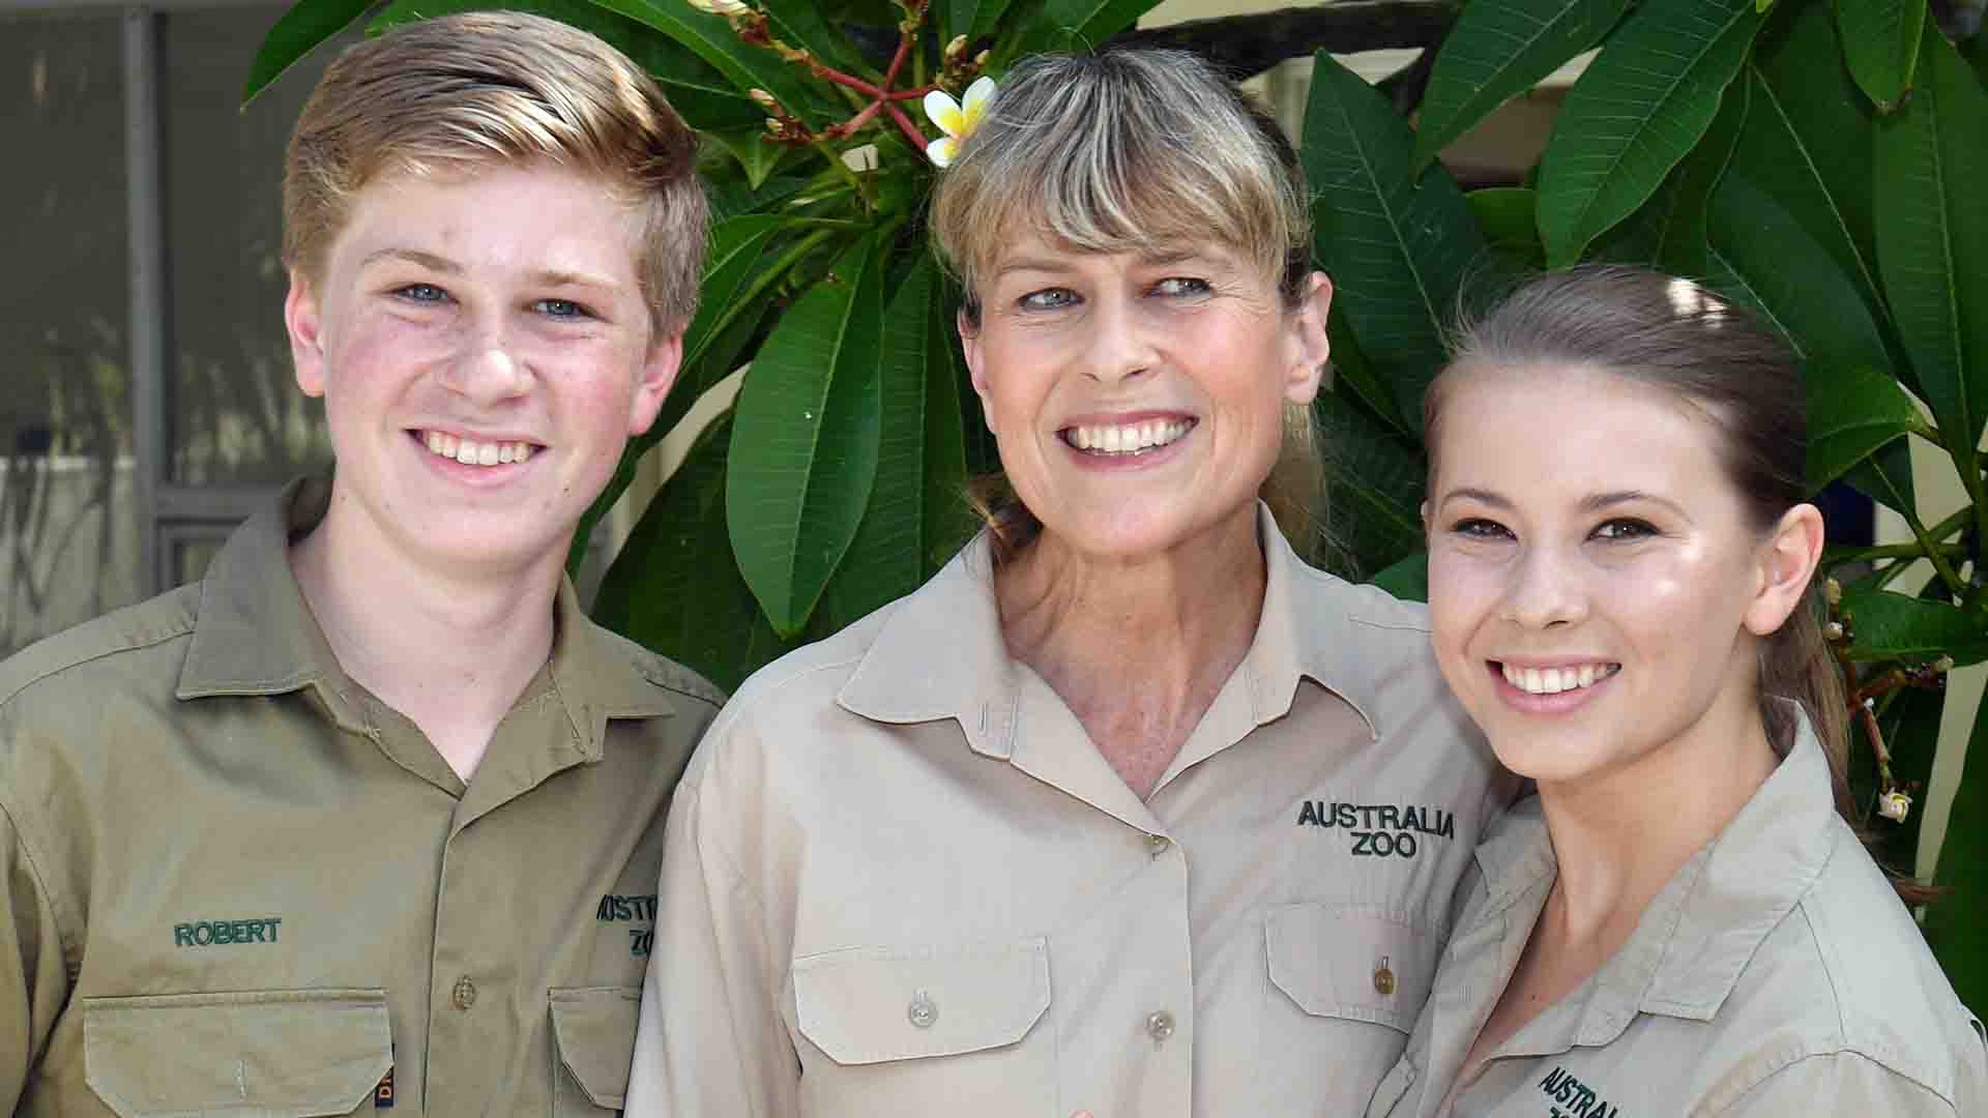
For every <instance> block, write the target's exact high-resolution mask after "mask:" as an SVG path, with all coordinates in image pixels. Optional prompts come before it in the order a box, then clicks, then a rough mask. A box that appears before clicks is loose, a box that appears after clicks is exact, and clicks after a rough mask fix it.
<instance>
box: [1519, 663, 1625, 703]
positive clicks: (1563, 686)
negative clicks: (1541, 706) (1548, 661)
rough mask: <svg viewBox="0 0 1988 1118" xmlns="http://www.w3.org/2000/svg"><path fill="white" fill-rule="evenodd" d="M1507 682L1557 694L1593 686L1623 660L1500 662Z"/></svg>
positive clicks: (1531, 690) (1534, 692) (1538, 692)
mask: <svg viewBox="0 0 1988 1118" xmlns="http://www.w3.org/2000/svg"><path fill="white" fill-rule="evenodd" d="M1499 669H1500V671H1502V672H1503V673H1504V676H1505V682H1507V683H1509V684H1511V685H1512V686H1514V687H1516V688H1518V689H1519V690H1521V691H1524V692H1526V693H1528V694H1532V695H1558V694H1559V693H1561V692H1562V691H1575V690H1578V689H1580V688H1583V687H1593V686H1594V685H1595V683H1596V682H1597V681H1599V680H1604V679H1607V678H1608V677H1609V676H1612V675H1614V674H1615V673H1616V672H1619V671H1621V670H1622V665H1620V664H1582V665H1581V666H1579V667H1566V668H1519V667H1514V666H1512V665H1511V664H1500V665H1499Z"/></svg>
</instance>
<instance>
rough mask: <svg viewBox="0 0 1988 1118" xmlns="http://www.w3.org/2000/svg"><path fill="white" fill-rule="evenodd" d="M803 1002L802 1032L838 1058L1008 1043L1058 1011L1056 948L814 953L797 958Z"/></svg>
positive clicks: (1022, 945) (1035, 944)
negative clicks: (1053, 969)
mask: <svg viewBox="0 0 1988 1118" xmlns="http://www.w3.org/2000/svg"><path fill="white" fill-rule="evenodd" d="M794 1005H795V1012H796V1014H797V1015H798V1017H799V1025H800V1029H801V1032H802V1034H803V1035H805V1036H806V1037H807V1038H808V1040H810V1041H811V1042H813V1043H814V1045H815V1047H817V1048H819V1049H821V1050H822V1051H823V1052H824V1053H826V1054H827V1056H828V1058H829V1059H831V1060H834V1061H835V1062H836V1063H838V1064H844V1065H849V1064H875V1063H882V1062H884V1061H886V1060H910V1059H916V1058H918V1057H921V1056H953V1055H959V1054H961V1053H964V1052H979V1051H982V1050H983V1049H988V1048H1000V1047H1002V1046H1004V1045H1009V1044H1013V1043H1015V1042H1016V1041H1018V1040H1020V1039H1022V1037H1024V1036H1026V1035H1028V1031H1029V1030H1030V1029H1032V1028H1034V1027H1035V1023H1036V1022H1037V1021H1039V1020H1041V1019H1042V1015H1043V1013H1044V1012H1046V1011H1047V1010H1048V1009H1049V945H1048V943H1047V942H1046V941H1044V940H1042V939H1040V938H1037V939H1028V940H1022V941H1019V942H1013V943H1000V944H976V945H968V946H963V947H942V948H939V947H935V948H924V949H901V948H858V949H855V950H850V951H832V952H828V953H826V954H821V955H810V956H808V957H806V958H802V959H796V960H794Z"/></svg>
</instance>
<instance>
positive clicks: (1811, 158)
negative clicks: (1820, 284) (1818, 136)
mask: <svg viewBox="0 0 1988 1118" xmlns="http://www.w3.org/2000/svg"><path fill="white" fill-rule="evenodd" d="M1808 45H1809V44H1808V43H1807V41H1806V40H1801V39H1798V40H1796V41H1795V42H1794V43H1793V44H1792V45H1790V46H1789V47H1787V48H1785V49H1788V50H1795V49H1797V48H1799V47H1805V46H1808ZM1827 45H1828V43H1827V41H1826V39H1825V41H1823V42H1822V43H1819V44H1815V46H1816V47H1817V48H1818V49H1820V48H1821V47H1825V46H1827ZM1806 65H1807V66H1808V67H1811V68H1814V69H1819V70H1836V69H1840V68H1841V63H1840V62H1839V61H1838V59H1837V57H1836V56H1835V55H1834V53H1830V54H1826V55H1823V56H1822V57H1810V58H1808V59H1807V60H1806ZM1823 76H1824V77H1827V73H1825V74H1824V75H1823ZM1817 84H1820V83H1816V82H1814V81H1813V80H1812V79H1811V80H1810V85H1811V86H1814V85H1817ZM1832 84H1835V85H1837V86H1838V87H1839V88H1838V89H1837V90H1831V89H1827V88H1824V89H1815V88H1795V89H1792V90H1784V89H1781V88H1777V87H1776V84H1775V83H1773V82H1770V81H1769V80H1768V79H1767V76H1766V75H1765V74H1764V73H1763V72H1762V71H1761V70H1760V68H1759V67H1756V66H1749V67H1747V73H1746V78H1745V87H1746V88H1747V89H1749V90H1750V91H1751V93H1752V99H1751V102H1750V105H1749V109H1748V113H1747V120H1746V127H1745V128H1744V129H1743V130H1742V132H1741V135H1740V143H1739V147H1738V148H1737V150H1736V151H1735V152H1734V154H1733V170H1734V172H1735V173H1737V174H1740V175H1743V176H1744V177H1745V178H1746V179H1747V181H1748V182H1751V183H1753V184H1754V185H1755V186H1757V187H1759V188H1760V189H1761V190H1762V191H1764V192H1766V193H1767V194H1769V195H1771V196H1772V197H1773V198H1774V201H1775V202H1776V203H1778V204H1779V205H1780V206H1781V208H1782V209H1784V210H1786V211H1787V213H1788V216H1789V217H1791V218H1793V219H1794V221H1795V223H1796V224H1797V225H1800V226H1801V227H1802V231H1803V232H1804V233H1806V234H1807V235H1808V238H1809V239H1810V240H1812V241H1813V242H1815V244H1816V245H1817V246H1818V247H1819V248H1821V249H1822V250H1823V252H1825V253H1827V254H1828V255H1829V258H1830V259H1831V260H1833V261H1835V262H1836V267H1837V269H1838V270H1840V271H1841V272H1842V273H1843V275H1844V276H1845V277H1846V278H1848V279H1849V281H1850V283H1851V286H1852V287H1854V288H1855V289H1856V291H1857V295H1858V297H1859V298H1860V299H1862V300H1863V302H1864V306H1865V309H1866V310H1867V311H1868V312H1869V314H1870V317H1872V318H1873V320H1875V321H1879V322H1882V321H1883V316H1884V313H1885V312H1884V301H1883V298H1882V297H1881V296H1880V295H1879V292H1878V283H1877V268H1876V260H1877V256H1876V254H1875V252H1874V251H1873V249H1872V240H1871V228H1870V225H1869V221H1870V205H1871V203H1870V191H1871V183H1870V173H1869V167H1870V161H1871V124H1870V120H1869V119H1868V117H1866V116H1865V115H1864V114H1863V113H1862V112H1860V111H1857V110H1856V109H1854V108H1849V107H1847V106H1845V110H1844V111H1842V112H1837V113H1831V114H1828V118H1827V119H1828V120H1829V125H1828V126H1829V128H1830V130H1831V132H1832V133H1833V134H1832V135H1830V136H1829V137H1828V138H1827V140H1826V144H1827V146H1826V147H1819V146H1817V144H1816V143H1815V138H1814V137H1811V136H1808V135H1805V134H1803V132H1802V131H1801V130H1799V128H1798V126H1797V117H1796V116H1795V115H1794V114H1796V113H1807V114H1809V115H1810V116H1811V117H1818V116H1822V115H1823V114H1822V113H1819V112H1818V111H1817V106H1815V105H1800V106H1797V105H1792V104H1790V103H1789V101H1788V97H1789V96H1790V95H1791V94H1792V95H1794V96H1804V97H1829V96H1839V97H1840V96H1841V92H1840V86H1841V83H1840V82H1837V83H1832ZM1735 88H1738V86H1737V85H1736V86H1735ZM1828 159H1854V160H1856V161H1858V162H1859V163H1860V164H1861V173H1848V172H1845V171H1844V170H1843V169H1841V168H1833V169H1830V170H1829V171H1825V170H1824V167H1823V161H1824V160H1828Z"/></svg>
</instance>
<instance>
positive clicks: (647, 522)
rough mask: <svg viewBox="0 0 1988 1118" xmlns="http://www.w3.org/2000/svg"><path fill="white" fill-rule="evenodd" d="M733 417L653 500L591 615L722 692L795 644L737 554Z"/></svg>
mask: <svg viewBox="0 0 1988 1118" xmlns="http://www.w3.org/2000/svg"><path fill="white" fill-rule="evenodd" d="M731 443H732V417H731V415H730V414H729V413H728V414H726V415H723V416H720V417H719V418H718V419H716V420H715V421H713V422H712V424H711V426H710V427H709V428H707V429H706V430H705V432H704V434H703V435H701V436H699V439H698V442H697V444H696V445H695V446H694V447H693V448H692V449H691V452H690V455H689V457H687V458H685V459H684V461H683V464H682V465H681V466H679V467H678V468H677V471H676V473H674V474H672V475H670V479H669V481H667V482H665V483H664V485H663V488H662V490H661V491H660V492H658V493H657V494H656V496H655V499H654V500H652V501H650V502H649V507H648V509H647V510H646V511H645V512H644V513H643V514H642V518H641V520H639V521H637V522H636V525H635V528H634V530H633V531H632V532H630V533H629V535H628V539H627V541H626V542H625V543H623V544H622V546H621V553H620V554H619V555H617V556H615V560H614V564H613V565H612V566H610V567H609V568H608V571H607V575H606V576H605V577H604V578H603V579H602V580H601V586H600V590H599V592H598V593H597V594H596V595H595V597H594V619H595V620H596V621H599V622H600V623H601V624H603V625H606V626H607V627H608V628H610V629H613V630H615V631H616V632H618V633H621V634H622V635H623V636H626V637H628V638H630V639H631V640H635V641H639V642H641V643H642V644H644V645H647V646H648V647H650V648H652V649H654V650H656V651H657V652H660V653H662V654H663V655H665V656H667V657H669V658H670V659H672V660H675V661H676V662H677V663H679V664H682V665H684V666H685V667H687V668H690V669H691V670H693V671H695V672H697V673H699V674H701V675H703V676H704V677H705V678H706V679H709V680H710V681H711V682H713V683H715V684H717V685H718V686H720V687H722V688H724V689H726V690H727V691H730V690H732V689H733V688H736V687H737V686H738V685H739V683H740V682H742V681H743V680H744V679H745V677H746V676H747V675H748V674H750V673H751V672H752V670H753V669H754V668H757V667H758V666H759V665H761V664H763V663H765V662H766V661H768V660H771V659H773V658H774V657H775V656H777V655H779V654H780V653H782V652H785V651H787V650H788V649H789V648H791V647H793V645H794V644H796V643H798V642H795V641H788V640H783V639H781V637H780V636H779V634H777V633H775V632H774V631H773V627H772V626H771V625H769V624H767V622H766V618H765V617H764V616H763V615H762V614H761V613H760V609H759V603H758V602H757V601H756V600H754V598H753V596H752V591H751V590H750V589H749V588H747V586H746V583H745V579H744V578H743V577H742V576H741V575H740V574H739V568H738V563H737V562H736V561H735V560H734V559H733V558H732V540H731V536H730V535H729V534H728V533H727V532H726V531H725V460H726V456H727V455H728V453H729V452H730V448H731Z"/></svg>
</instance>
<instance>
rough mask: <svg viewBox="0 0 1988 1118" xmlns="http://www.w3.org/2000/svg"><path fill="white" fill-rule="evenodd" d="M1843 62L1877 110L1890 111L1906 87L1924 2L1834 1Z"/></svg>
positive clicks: (1914, 59)
mask: <svg viewBox="0 0 1988 1118" xmlns="http://www.w3.org/2000/svg"><path fill="white" fill-rule="evenodd" d="M1836 26H1837V28H1838V29H1839V30H1841V31H1842V39H1843V58H1844V61H1846V62H1848V63H1849V64H1850V73H1851V74H1852V75H1853V76H1855V77H1856V79H1857V85H1858V86H1859V87H1860V88H1861V89H1863V91H1864V96H1866V97H1869V98H1870V99H1871V100H1872V101H1873V102H1874V103H1876V105H1877V107H1878V111H1880V112H1886V113H1888V112H1891V111H1892V110H1893V109H1895V108H1897V107H1898V102H1899V99H1900V98H1902V97H1904V96H1905V93H1906V91H1907V90H1909V89H1911V88H1912V72H1913V70H1914V69H1916V68H1917V67H1918V65H1919V40H1920V37H1921V36H1922V35H1923V34H1924V33H1925V30H1926V0H1836Z"/></svg>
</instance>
